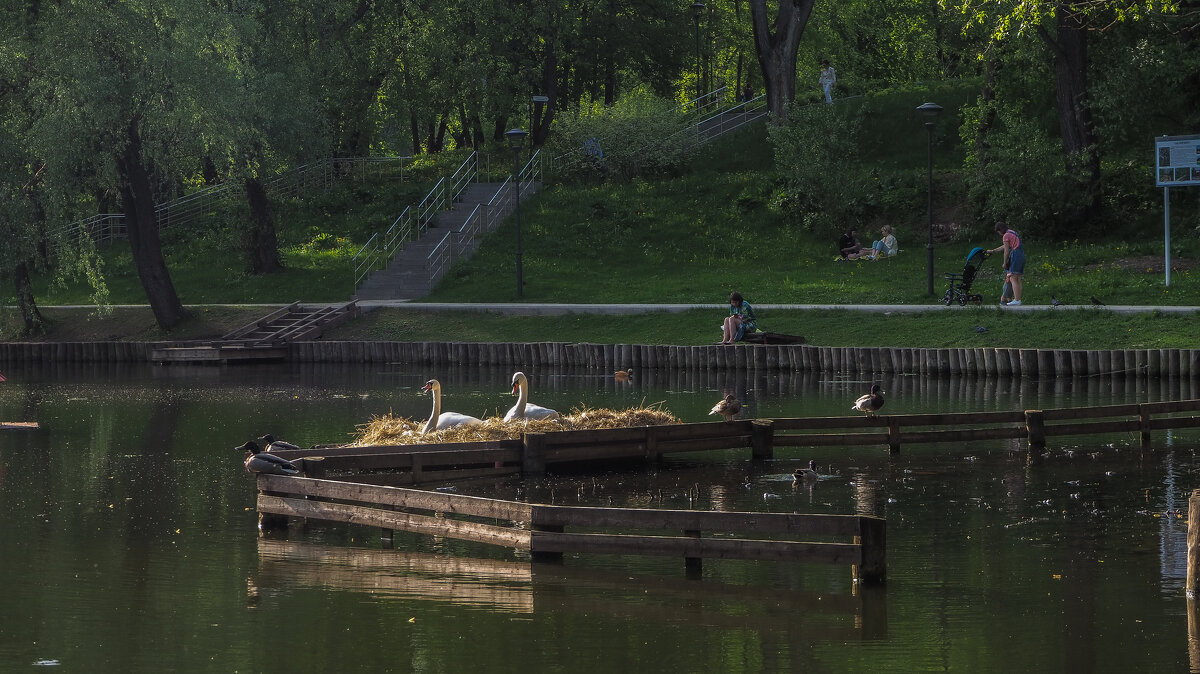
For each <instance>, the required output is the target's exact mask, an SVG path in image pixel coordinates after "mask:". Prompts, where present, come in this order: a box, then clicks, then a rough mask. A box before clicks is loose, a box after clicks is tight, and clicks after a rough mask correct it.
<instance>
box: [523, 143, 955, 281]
mask: <svg viewBox="0 0 1200 674" xmlns="http://www.w3.org/2000/svg"><path fill="white" fill-rule="evenodd" d="M504 137H505V138H507V139H508V146H509V147H511V148H512V151H513V190H514V191H513V194H515V195H516V204H517V206H516V210H517V297H522V296H524V294H525V279H524V277H523V276H522V275H521V146H522V145H524V144H525V131H524V130H523V129H513V130H511V131H506V132H505V133H504ZM931 287H932V286H931Z"/></svg>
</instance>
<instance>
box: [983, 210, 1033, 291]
mask: <svg viewBox="0 0 1200 674" xmlns="http://www.w3.org/2000/svg"><path fill="white" fill-rule="evenodd" d="M996 233H997V234H999V235H1000V240H1001V241H1002V243H1001V244H1000V246H999V247H997V248H993V249H991V250H989V251H988V253H999V252H1001V251H1003V252H1004V271H1005V275H1004V284H1005V285H1006V286H1010V287H1011V288H1012V300H1011V301H1009V302H1007V303H1005V299H1006V296H1005V294H1004V293H1003V292H1002V293H1001V295H1000V303H1001V304H1006V305H1007V306H1010V307H1019V306H1021V296H1022V295H1023V294H1024V289H1025V245H1024V243H1023V242H1022V241H1021V236H1020V235H1019V234H1017V232H1016V230H1012V229H1009V228H1008V224H1007V223H1006V222H1004V221H1003V220H1000V221H999V222H997V223H996Z"/></svg>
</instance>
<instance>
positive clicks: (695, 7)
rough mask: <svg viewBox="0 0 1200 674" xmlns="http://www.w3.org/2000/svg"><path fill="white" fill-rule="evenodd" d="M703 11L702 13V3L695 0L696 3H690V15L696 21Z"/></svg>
mask: <svg viewBox="0 0 1200 674" xmlns="http://www.w3.org/2000/svg"><path fill="white" fill-rule="evenodd" d="M703 11H704V3H703V2H700V0H696V2H693V3H692V14H694V15H695V16H696V18H697V19H699V18H700V12H703Z"/></svg>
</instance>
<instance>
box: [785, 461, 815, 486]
mask: <svg viewBox="0 0 1200 674" xmlns="http://www.w3.org/2000/svg"><path fill="white" fill-rule="evenodd" d="M819 477H821V474H820V473H818V472H817V462H816V461H814V460H812V459H809V460H808V468H797V469H796V470H795V471H793V472H792V478H793V479H795V480H796V482H800V481H801V480H815V479H817V478H819Z"/></svg>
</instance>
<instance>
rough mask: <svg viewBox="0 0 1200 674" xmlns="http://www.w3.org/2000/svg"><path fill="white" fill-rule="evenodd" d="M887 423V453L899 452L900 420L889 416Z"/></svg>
mask: <svg viewBox="0 0 1200 674" xmlns="http://www.w3.org/2000/svg"><path fill="white" fill-rule="evenodd" d="M887 425H888V453H889V454H899V453H900V420H899V419H897V418H895V417H891V416H889V417H888V418H887Z"/></svg>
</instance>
